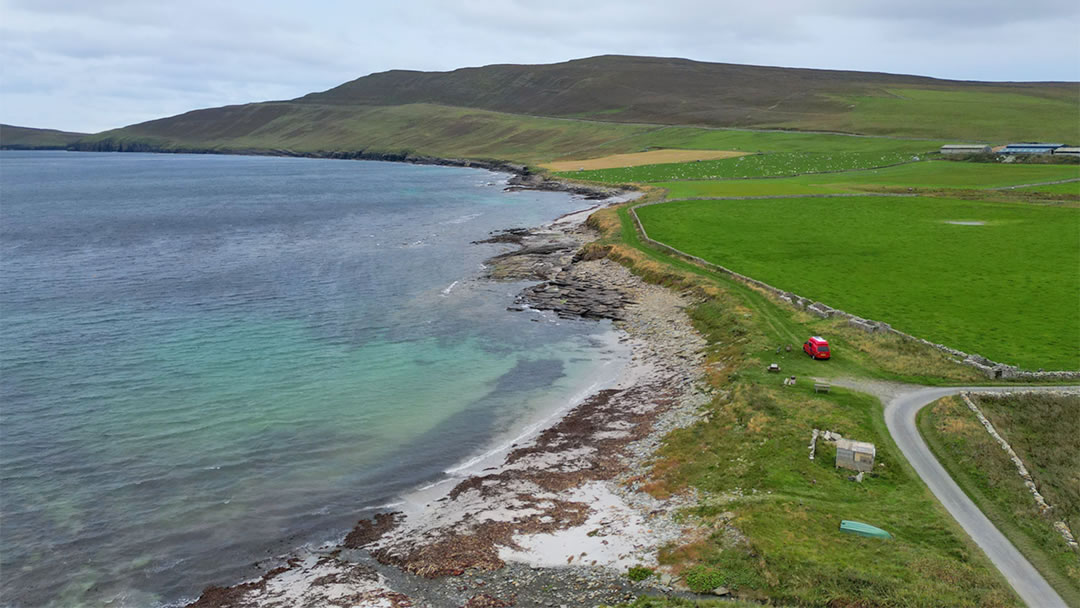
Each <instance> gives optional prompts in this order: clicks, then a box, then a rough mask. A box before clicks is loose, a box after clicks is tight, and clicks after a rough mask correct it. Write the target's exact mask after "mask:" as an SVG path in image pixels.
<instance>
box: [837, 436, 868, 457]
mask: <svg viewBox="0 0 1080 608" xmlns="http://www.w3.org/2000/svg"><path fill="white" fill-rule="evenodd" d="M836 449H838V450H851V451H852V452H864V453H870V454H876V453H877V448H875V447H874V444H872V443H870V442H869V441H855V440H854V439H840V440H838V441H837V442H836Z"/></svg>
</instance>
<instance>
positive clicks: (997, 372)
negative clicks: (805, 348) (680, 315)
mask: <svg viewBox="0 0 1080 608" xmlns="http://www.w3.org/2000/svg"><path fill="white" fill-rule="evenodd" d="M845 196H878V197H910V196H914V195H913V194H880V193H879V194H869V193H867V194H789V195H783V196H732V197H723V198H709V199H703V198H697V199H695V198H687V199H678V200H688V201H692V200H716V201H724V200H754V199H773V198H827V197H828V198H835V197H845ZM671 202H675V201H670V200H663V201H652V202H646V203H639V204H637V205H633V206H631V207H630V208H629V209H628V211H629V212H630V216H631V217H632V218H634V224H635V225H636V226H637V230H638V233H639V235H640V236H641V239H642V240H644V241H645V242H647V243H649V244H650V245H652V246H653V247H655V248H657V249H659V250H661V251H664V252H666V253H669V254H671V255H674V256H676V257H679V258H682V259H684V260H688V261H691V262H694V263H695V264H698V265H700V266H703V267H705V268H708V269H709V270H713V271H716V272H719V273H722V274H724V275H727V276H729V277H731V278H733V279H735V280H736V281H739V282H740V283H744V284H746V285H749V286H751V287H754V288H757V289H760V290H761V291H764V292H765V293H767V294H770V295H772V296H773V298H774V299H776V300H777V301H779V302H781V303H783V304H786V305H788V306H791V307H792V308H796V309H798V310H805V311H806V312H809V313H811V314H813V315H816V316H817V317H820V318H822V319H832V318H840V319H846V320H847V322H848V325H850V326H851V327H854V328H856V329H861V330H862V331H865V332H867V333H890V334H894V335H897V336H900V337H902V338H905V339H908V340H914V341H916V342H921V343H922V344H925V345H927V346H930V347H932V348H936V349H937V350H940V351H942V352H944V353H946V354H948V355H950V356H952V357H953V358H954V359H955V360H956V361H957V362H959V363H962V364H963V365H967V366H969V367H974V368H975V369H977V370H979V371H980V372H982V373H983V374H984V375H986V377H987V378H990V379H993V380H1062V381H1068V380H1080V370H1062V371H1049V372H1048V371H1037V372H1033V371H1028V370H1022V369H1020V368H1018V367H1016V366H1013V365H1007V364H1004V363H997V362H996V361H991V360H990V359H987V358H986V357H983V356H981V355H977V354H969V353H965V352H964V351H961V350H957V349H955V348H951V347H948V346H945V345H944V344H937V343H935V342H930V341H929V340H924V339H922V338H919V337H916V336H913V335H911V334H907V333H904V332H902V331H899V330H897V329H893V328H892V326H890V325H889V324H888V323H884V322H882V321H874V320H871V319H863V318H862V317H857V316H855V315H853V314H850V313H846V312H844V311H842V310H839V309H836V308H833V307H831V306H828V305H826V304H824V303H822V302H814V301H813V300H810V299H809V298H804V297H802V296H800V295H798V294H795V293H792V292H790V291H784V290H782V289H777V288H776V287H773V286H772V285H769V284H768V283H764V282H762V281H759V280H757V279H754V278H751V277H748V276H746V275H744V274H739V273H737V272H735V271H734V270H731V269H730V268H725V267H723V266H721V265H719V264H714V263H712V262H709V261H707V260H704V259H702V258H699V257H697V256H695V255H690V254H688V253H686V252H683V251H680V250H678V249H675V248H674V247H671V246H670V245H666V244H664V243H661V242H660V241H655V240H653V239H652V238H651V237H649V234H648V233H647V232H646V231H645V226H643V225H642V224H641V219H640V218H639V217H638V214H637V209H638V208H639V207H647V206H649V205H659V204H662V203H671Z"/></svg>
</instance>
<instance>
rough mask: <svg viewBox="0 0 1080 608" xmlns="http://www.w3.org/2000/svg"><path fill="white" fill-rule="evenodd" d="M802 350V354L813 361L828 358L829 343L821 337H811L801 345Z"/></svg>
mask: <svg viewBox="0 0 1080 608" xmlns="http://www.w3.org/2000/svg"><path fill="white" fill-rule="evenodd" d="M802 349H803V352H805V353H806V354H808V355H810V356H811V357H813V358H815V359H828V358H829V341H828V340H826V339H825V338H822V337H821V336H811V338H810V339H809V340H807V341H806V342H805V343H804V344H803V345H802Z"/></svg>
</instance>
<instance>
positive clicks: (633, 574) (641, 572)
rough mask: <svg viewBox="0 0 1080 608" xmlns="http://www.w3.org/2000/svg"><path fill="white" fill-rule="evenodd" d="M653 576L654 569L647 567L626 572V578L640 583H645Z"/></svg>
mask: <svg viewBox="0 0 1080 608" xmlns="http://www.w3.org/2000/svg"><path fill="white" fill-rule="evenodd" d="M652 575H653V569H652V568H646V567H645V566H634V567H632V568H630V569H629V570H627V571H626V578H628V579H630V580H632V581H634V582H639V581H643V580H645V579H647V578H649V577H650V576H652Z"/></svg>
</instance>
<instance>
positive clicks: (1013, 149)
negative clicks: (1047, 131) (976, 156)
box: [998, 142, 1064, 154]
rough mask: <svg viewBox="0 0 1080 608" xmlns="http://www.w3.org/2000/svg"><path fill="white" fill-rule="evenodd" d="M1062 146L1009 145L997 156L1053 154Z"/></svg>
mask: <svg viewBox="0 0 1080 608" xmlns="http://www.w3.org/2000/svg"><path fill="white" fill-rule="evenodd" d="M1063 145H1064V144H1043V143H1036V142H1026V143H1020V144H1009V145H1007V146H1005V147H1004V148H1002V149H1001V152H998V154H1053V153H1054V150H1056V149H1058V148H1060V147H1062V146H1063Z"/></svg>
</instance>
